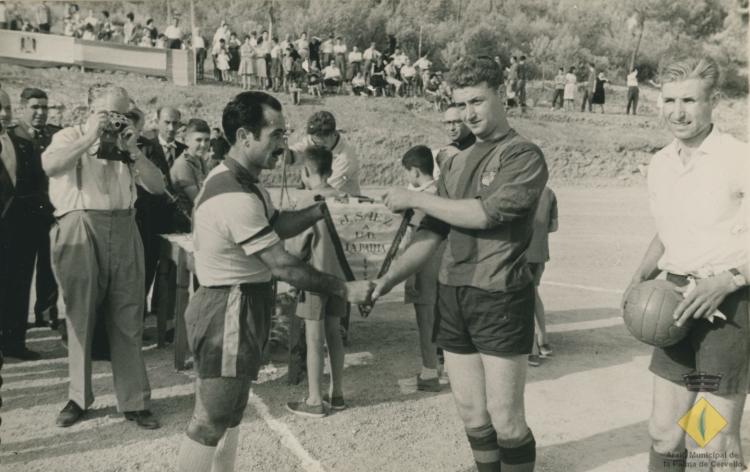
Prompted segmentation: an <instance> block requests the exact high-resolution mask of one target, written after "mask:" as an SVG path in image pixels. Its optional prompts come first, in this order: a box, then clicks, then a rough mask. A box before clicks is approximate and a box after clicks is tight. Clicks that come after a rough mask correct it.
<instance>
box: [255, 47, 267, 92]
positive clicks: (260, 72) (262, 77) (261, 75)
mask: <svg viewBox="0 0 750 472" xmlns="http://www.w3.org/2000/svg"><path fill="white" fill-rule="evenodd" d="M270 51H271V49H270V46H269V44H268V41H266V38H265V37H264V36H263V35H261V36H260V37H259V38H258V44H257V45H256V46H255V75H257V76H258V88H259V89H260V90H263V89H265V88H266V87H267V85H268V83H267V82H268V67H267V66H268V64H267V62H266V54H268V53H270Z"/></svg>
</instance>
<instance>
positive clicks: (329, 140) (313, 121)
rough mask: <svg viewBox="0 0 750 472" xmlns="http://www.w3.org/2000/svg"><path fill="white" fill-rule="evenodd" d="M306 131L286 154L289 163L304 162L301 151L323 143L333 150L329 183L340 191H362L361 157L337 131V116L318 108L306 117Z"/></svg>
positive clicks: (356, 193) (351, 193) (350, 193)
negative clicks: (360, 185)
mask: <svg viewBox="0 0 750 472" xmlns="http://www.w3.org/2000/svg"><path fill="white" fill-rule="evenodd" d="M306 132H307V134H306V135H305V136H304V137H303V138H302V140H301V141H300V142H299V143H296V144H295V145H294V146H291V147H290V149H289V151H290V152H289V154H288V156H287V159H288V160H287V163H288V164H289V165H295V164H300V163H301V162H302V152H303V151H304V150H305V149H307V148H308V147H310V146H323V147H325V148H327V149H329V150H330V151H331V152H332V153H333V165H332V170H333V171H332V173H331V176H330V177H329V178H328V184H330V185H331V186H332V187H333V188H335V189H336V190H338V191H339V192H343V193H346V194H349V195H361V194H362V190H361V189H360V187H359V157H358V156H357V153H356V151H355V150H354V148H352V147H351V146H350V145H349V144H348V143H347V142H346V141H345V140H344V137H343V136H342V135H341V133H339V132H338V131H336V118H334V116H333V114H332V113H331V112H329V111H318V112H316V113H314V114H313V115H311V116H310V118H308V120H307V129H306Z"/></svg>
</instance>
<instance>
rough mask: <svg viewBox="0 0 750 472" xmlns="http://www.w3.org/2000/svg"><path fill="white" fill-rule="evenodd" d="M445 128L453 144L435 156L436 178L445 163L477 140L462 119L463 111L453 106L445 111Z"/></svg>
mask: <svg viewBox="0 0 750 472" xmlns="http://www.w3.org/2000/svg"><path fill="white" fill-rule="evenodd" d="M443 126H444V127H445V131H446V132H447V133H448V138H449V139H450V140H451V142H450V144H448V145H447V146H445V147H443V148H441V149H440V150H439V151H438V152H437V154H435V163H436V164H437V165H436V166H435V174H436V175H435V178H437V177H438V176H439V175H440V169H441V168H442V167H443V164H445V162H447V161H448V160H449V159H452V158H453V157H454V156H455V155H456V154H458V153H459V152H461V151H463V150H464V149H468V148H470V147H471V146H472V145H473V144H474V143H475V142H476V140H477V138H476V137H475V136H474V134H473V133H472V132H471V130H470V129H469V127H468V126H466V124H465V123H464V122H463V120H462V119H461V111H460V110H459V109H458V108H457V107H456V106H455V105H451V106H449V107H448V109H447V110H445V114H444V115H443Z"/></svg>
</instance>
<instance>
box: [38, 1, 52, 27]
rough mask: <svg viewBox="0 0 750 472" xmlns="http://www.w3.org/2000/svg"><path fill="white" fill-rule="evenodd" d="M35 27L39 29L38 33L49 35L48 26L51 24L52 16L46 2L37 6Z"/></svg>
mask: <svg viewBox="0 0 750 472" xmlns="http://www.w3.org/2000/svg"><path fill="white" fill-rule="evenodd" d="M35 13H36V25H37V28H39V32H40V33H49V30H50V26H51V23H52V14H51V13H50V10H49V6H48V5H47V2H42V3H40V4H39V5H37V7H36V10H35Z"/></svg>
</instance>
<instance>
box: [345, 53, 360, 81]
mask: <svg viewBox="0 0 750 472" xmlns="http://www.w3.org/2000/svg"><path fill="white" fill-rule="evenodd" d="M348 59H349V77H352V78H353V77H354V76H356V75H357V73H358V72H360V71H361V70H362V51H360V50H359V48H358V47H357V46H352V52H350V53H349V58H348Z"/></svg>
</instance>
